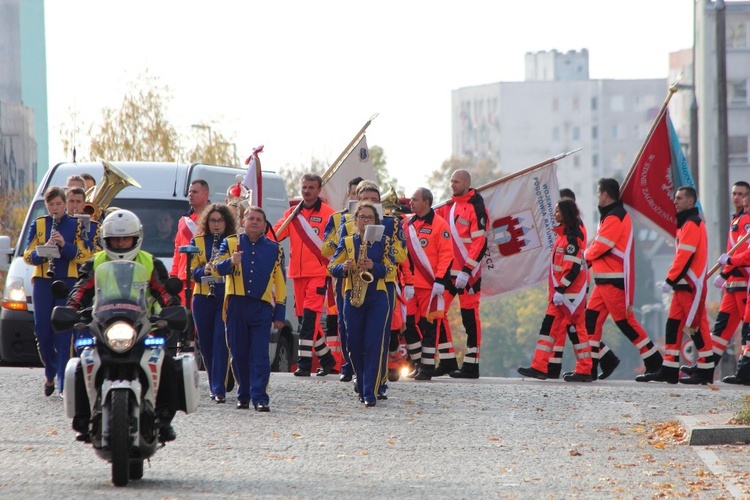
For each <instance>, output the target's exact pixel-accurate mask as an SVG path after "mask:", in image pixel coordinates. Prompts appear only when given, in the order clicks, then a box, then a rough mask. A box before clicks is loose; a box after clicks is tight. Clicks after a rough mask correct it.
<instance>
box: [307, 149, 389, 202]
mask: <svg viewBox="0 0 750 500" xmlns="http://www.w3.org/2000/svg"><path fill="white" fill-rule="evenodd" d="M355 177H362V178H363V179H368V180H371V181H373V182H375V183H377V178H376V177H375V169H373V167H372V158H370V149H369V148H368V147H367V137H366V136H365V135H362V137H360V139H359V141H358V142H357V144H356V146H354V148H352V150H351V151H349V154H348V155H347V156H346V158H344V161H342V162H341V166H340V167H339V168H337V169H336V171H335V172H334V173H333V174H332V175H331V176H330V177H329V178H328V179H327V180H326V182H325V184H323V189H322V191H321V193H320V197H321V198H323V199H324V200H325V202H326V203H328V204H329V205H330V206H332V207H333V209H334V210H341V209H344V208H346V207H347V200H348V199H349V181H350V180H352V179H354V178H355ZM381 189H382V187H381Z"/></svg>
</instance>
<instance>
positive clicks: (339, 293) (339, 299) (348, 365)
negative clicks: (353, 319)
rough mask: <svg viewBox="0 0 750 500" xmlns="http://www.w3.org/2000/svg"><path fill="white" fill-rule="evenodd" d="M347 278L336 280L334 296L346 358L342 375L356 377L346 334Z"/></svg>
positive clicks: (342, 347)
mask: <svg viewBox="0 0 750 500" xmlns="http://www.w3.org/2000/svg"><path fill="white" fill-rule="evenodd" d="M345 279H346V278H339V279H337V280H336V288H335V290H334V295H335V296H336V311H337V313H338V321H339V323H338V324H339V340H340V341H341V353H342V354H343V356H344V363H343V364H342V365H341V373H342V374H343V375H354V371H353V370H352V362H351V360H350V359H349V349H348V348H347V345H348V344H347V334H346V321H345V320H344V290H343V288H344V287H343V283H344V280H345Z"/></svg>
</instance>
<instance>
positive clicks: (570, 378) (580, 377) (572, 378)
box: [563, 372, 594, 382]
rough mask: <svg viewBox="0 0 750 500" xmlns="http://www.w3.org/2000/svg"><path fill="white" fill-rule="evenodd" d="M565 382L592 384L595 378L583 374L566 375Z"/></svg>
mask: <svg viewBox="0 0 750 500" xmlns="http://www.w3.org/2000/svg"><path fill="white" fill-rule="evenodd" d="M563 380H564V381H566V382H591V381H593V380H594V377H592V376H591V375H584V374H583V373H575V372H573V373H566V374H565V375H564V376H563Z"/></svg>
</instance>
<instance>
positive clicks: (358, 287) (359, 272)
mask: <svg viewBox="0 0 750 500" xmlns="http://www.w3.org/2000/svg"><path fill="white" fill-rule="evenodd" d="M369 247H370V243H369V242H367V241H364V239H363V240H362V243H361V244H360V245H359V255H358V256H357V267H356V268H354V269H353V270H352V271H351V273H352V275H351V276H352V292H351V295H350V296H349V302H351V304H352V306H354V307H362V304H364V302H365V294H366V293H367V285H369V284H370V283H372V281H373V280H374V277H373V275H372V273H371V272H369V271H366V270H365V269H363V268H362V261H363V260H364V259H366V258H367V249H368V248H369Z"/></svg>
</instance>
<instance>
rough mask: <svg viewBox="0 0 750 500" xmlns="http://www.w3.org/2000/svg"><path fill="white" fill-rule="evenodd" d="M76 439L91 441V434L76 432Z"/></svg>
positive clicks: (84, 441) (82, 441)
mask: <svg viewBox="0 0 750 500" xmlns="http://www.w3.org/2000/svg"><path fill="white" fill-rule="evenodd" d="M172 432H174V431H172ZM76 441H79V442H81V443H90V442H91V435H90V434H89V433H88V432H79V433H78V434H76Z"/></svg>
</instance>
